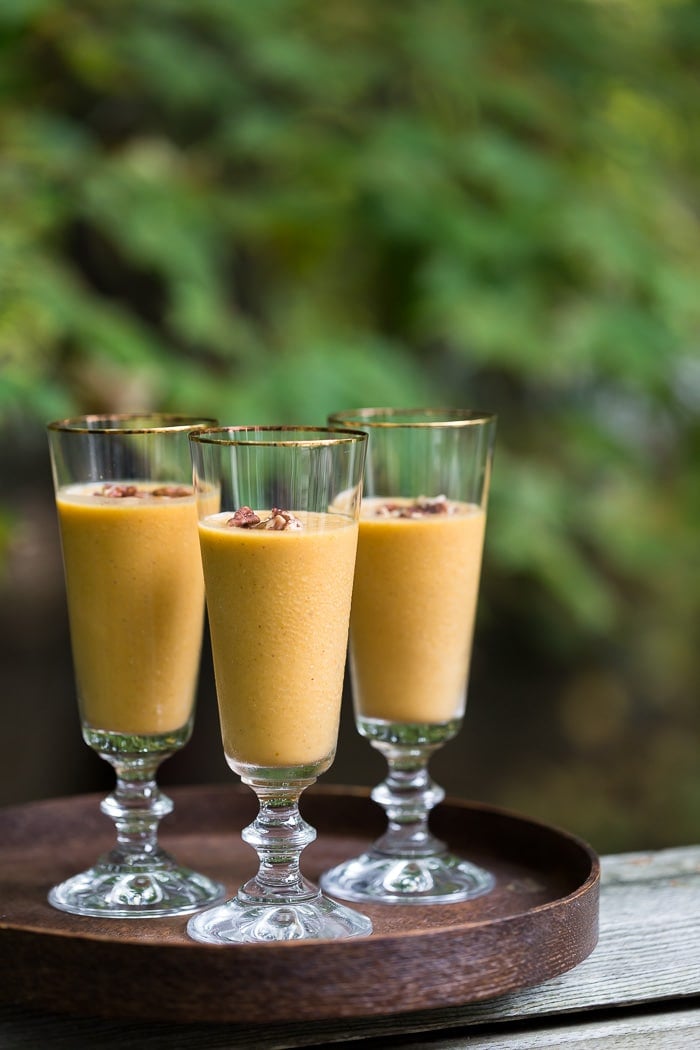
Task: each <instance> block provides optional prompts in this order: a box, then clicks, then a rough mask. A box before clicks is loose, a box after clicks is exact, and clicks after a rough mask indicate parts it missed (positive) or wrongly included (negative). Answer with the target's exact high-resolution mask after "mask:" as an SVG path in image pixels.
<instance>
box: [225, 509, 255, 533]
mask: <svg viewBox="0 0 700 1050" xmlns="http://www.w3.org/2000/svg"><path fill="white" fill-rule="evenodd" d="M226 524H227V525H230V526H231V527H232V528H239V529H252V528H254V527H255V526H256V525H259V524H260V518H259V517H258V515H257V514H256V513H255V511H254V510H252V509H251V508H250V507H239V508H238V510H237V511H236V513H235V514H234V515H233V517H232V518H229V519H228V521H227V522H226Z"/></svg>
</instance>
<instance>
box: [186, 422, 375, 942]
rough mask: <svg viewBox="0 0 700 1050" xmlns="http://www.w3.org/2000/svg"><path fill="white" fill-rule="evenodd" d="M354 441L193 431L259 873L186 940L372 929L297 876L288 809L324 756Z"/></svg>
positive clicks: (227, 737) (198, 919)
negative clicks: (215, 508)
mask: <svg viewBox="0 0 700 1050" xmlns="http://www.w3.org/2000/svg"><path fill="white" fill-rule="evenodd" d="M366 443H367V437H366V435H365V434H362V433H360V434H357V433H352V432H348V431H345V432H343V431H332V430H328V429H312V428H306V427H228V428H219V429H215V430H204V431H200V432H198V433H193V434H192V435H191V446H192V457H193V463H194V477H195V487H196V490H197V498H198V500H199V515H200V523H199V532H200V543H201V548H202V559H203V564H204V578H205V585H206V600H207V610H208V614H209V625H210V631H211V640H212V652H213V657H214V672H215V677H216V688H217V695H218V701H219V715H220V721H221V732H222V737H223V747H224V753H225V756H226V761H227V762H228V764H229V766H230V767H231V769H232V770H233V771H234V772H235V773H237V774H238V775H239V776H240V778H241V780H242V781H243V783H244V784H246V785H248V786H249V787H250V788H252V790H253V791H254V792H255V794H256V796H257V799H258V804H259V812H258V816H257V817H256V819H255V821H254V822H253V823H252V824H251V825H250V826H249V827H247V828H245V829H244V830H243V832H242V837H243V840H244V841H245V842H246V843H248V844H249V845H250V846H252V847H253V848H254V849H255V850H256V852H257V854H258V861H259V870H258V873H257V875H256V876H255V877H254V878H252V879H250V881H248V882H246V884H245V885H244V886H242V887H241V889H239V891H238V894H237V896H236V897H235V898H233V899H232V900H229V901H227V902H226V903H224V904H221V905H218V906H217V907H214V908H210V909H208V910H206V911H203V912H200V913H199V914H198V915H196V916H193V917H192V918H191V919H190V921H189V923H188V926H187V929H188V932H189V934H190V935H191V936H192V937H193V938H194V939H195V940H199V941H204V942H208V943H215V944H226V943H232V942H241V941H279V940H293V939H294V940H295V939H301V938H317V937H353V936H357V935H362V934H368V933H370V931H371V924H370V922H369V920H368V919H366V918H365V917H364V916H362V915H359V914H358V913H357V912H355V911H354V910H351V909H350V908H346V907H345V906H344V905H342V904H338V903H337V902H334V901H331V900H330V899H329V898H327V897H325V896H324V895H323V894H322V893H321V891H320V890H319V889H318V887H317V886H315V885H313V884H312V883H310V882H309V881H307V879H305V878H304V877H303V876H302V874H301V871H300V856H301V852H302V850H303V849H304V848H305V847H306V846H307V845H308V844H309V843H310V842H312V841H313V840H314V838H315V837H316V832H315V830H314V829H313V828H312V827H310V825H309V824H307V823H306V821H304V820H303V818H302V817H301V816H300V813H299V798H300V796H301V793H302V791H303V790H304V789H305V788H307V787H308V786H309V785H310V784H312V783H313V782H314V781H315V780H316V778H317V777H318V776H319V775H320V774H321V773H323V772H325V770H327V769H328V767H329V766H330V765H331V763H332V761H333V758H334V756H335V748H336V741H337V735H338V722H339V717H340V702H341V695H342V687H343V673H344V667H345V661H346V650H347V638H348V624H349V619H350V599H351V594H352V581H353V571H354V567H355V554H356V549H357V532H358V524H357V519H358V515H359V507H360V499H361V493H362V471H363V466H364V458H365V448H366ZM213 493H216V494H217V495H218V497H219V499H220V505H221V508H222V509H221V511H220V512H219V513H217V514H212V513H211V508H210V501H211V497H212V494H213Z"/></svg>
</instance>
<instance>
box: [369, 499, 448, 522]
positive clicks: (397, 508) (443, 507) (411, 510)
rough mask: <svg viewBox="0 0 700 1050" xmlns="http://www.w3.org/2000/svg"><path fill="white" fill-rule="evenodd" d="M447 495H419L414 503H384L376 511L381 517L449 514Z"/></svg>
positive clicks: (421, 516) (416, 516) (417, 516)
mask: <svg viewBox="0 0 700 1050" xmlns="http://www.w3.org/2000/svg"><path fill="white" fill-rule="evenodd" d="M449 512H450V505H449V503H448V501H447V497H446V496H433V497H432V498H431V497H428V496H419V497H418V499H417V500H415V502H413V503H383V504H382V505H381V506H379V507H377V509H376V511H375V513H376V515H377V517H380V518H423V517H425V516H426V515H428V514H449Z"/></svg>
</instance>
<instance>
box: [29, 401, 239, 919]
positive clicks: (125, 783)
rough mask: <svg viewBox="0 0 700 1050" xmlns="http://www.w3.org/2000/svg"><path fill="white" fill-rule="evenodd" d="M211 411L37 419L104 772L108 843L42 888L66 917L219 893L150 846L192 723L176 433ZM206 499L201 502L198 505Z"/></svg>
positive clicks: (143, 909) (181, 905)
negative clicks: (110, 778) (83, 866)
mask: <svg viewBox="0 0 700 1050" xmlns="http://www.w3.org/2000/svg"><path fill="white" fill-rule="evenodd" d="M207 423H209V424H211V423H212V420H206V419H194V418H188V417H180V416H171V415H147V414H144V415H119V416H114V415H109V416H98V415H94V416H82V417H79V418H76V419H66V420H62V421H59V422H54V423H49V424H48V436H49V449H50V454H51V465H52V469H53V478H54V487H55V494H56V507H57V512H58V522H59V529H60V535H61V547H62V552H63V565H64V570H65V580H66V594H67V601H68V616H69V624H70V634H71V645H72V651H73V663H74V668H75V677H76V685H77V693H78V706H79V711H80V720H81V726H82V733H83V738H84V740H85V742H86V743H87V744H89V746H90V747H92V748H93V749H94V750H95V751H96V752H97V753H98V754H99V755H100V756H101V757H102V758H103V759H105V760H106V761H107V762H109V763H110V764H111V765H112V767H113V768H114V770H115V773H116V787H115V789H114V792H113V793H112V794H110V795H109V796H108V797H107V798H106V799H104V801H103V802H102V805H101V808H102V811H103V813H105V814H106V815H107V816H108V817H110V818H111V819H112V820H113V821H114V823H115V825H116V832H117V841H116V845H115V847H114V849H113V850H112V851H111V852H109V853H107V854H106V855H104V856H102V857H100V858H99V859H98V860H97V862H96V864H95V865H94V866H93V867H91V868H89V869H88V870H87V871H83V872H81V873H80V874H78V875H74V876H73V877H72V878H69V879H68V880H67V881H65V882H63V883H61V884H60V885H58V886H54V887H53V889H52V890H51V892H50V893H49V901H50V903H51V904H53V905H54V907H56V908H59V909H61V910H63V911H68V912H73V913H75V914H78V915H93V916H99V917H102V916H111V917H114V918H146V917H155V916H164V915H178V914H181V913H185V912H191V911H195V910H196V909H197V908H201V907H203V906H205V905H207V904H209V903H211V902H212V901H214V900H220V899H222V898H223V896H224V889H223V886H221V885H220V884H219V883H216V882H213V881H212V880H211V879H209V878H207V877H206V876H205V875H202V874H199V873H198V872H195V871H192V870H190V869H189V868H186V867H183V866H181V865H180V864H178V863H177V862H176V861H175V860H174V859H173V857H171V856H170V854H169V853H167V852H166V851H165V850H163V849H162V848H161V847H160V846H159V845H158V840H157V832H158V825H159V822H160V820H161V818H162V817H164V816H165V815H166V814H168V813H170V812H171V810H172V809H173V803H172V802H171V800H170V799H169V798H167V797H166V796H165V795H164V794H163V793H162V792H161V791H160V789H159V787H158V785H157V783H156V771H157V769H158V766H159V765H160V763H161V762H163V760H164V759H166V758H168V757H169V756H170V755H172V754H173V753H174V752H175V751H177V750H178V749H180V748H182V747H184V745H185V744H186V743H187V741H188V740H189V738H190V734H191V732H192V723H193V716H194V702H195V693H196V686H197V680H198V674H199V663H200V650H201V644H202V630H203V624H204V579H203V574H202V565H201V557H200V553H199V540H198V536H197V510H196V503H195V497H194V489H193V485H192V464H191V459H190V453H189V441H188V435H189V433H190V431H191V430H192V428H193V427H195V426H203V425H206V424H207ZM212 506H213V504H212Z"/></svg>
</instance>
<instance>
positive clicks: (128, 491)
mask: <svg viewBox="0 0 700 1050" xmlns="http://www.w3.org/2000/svg"><path fill="white" fill-rule="evenodd" d="M95 495H96V496H109V498H110V499H126V497H127V496H141V495H142V493H141V492H139V490H138V488H137V487H136V485H115V484H113V483H109V484H106V485H103V486H102V488H101V489H99V490H98V491H97V492H96V493H95Z"/></svg>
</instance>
